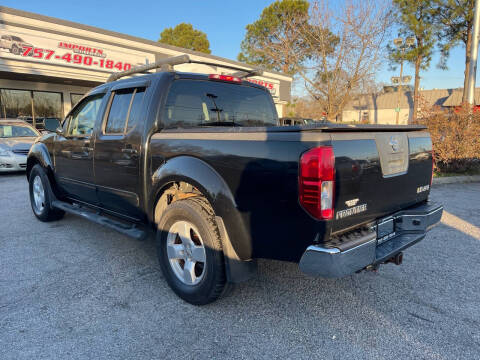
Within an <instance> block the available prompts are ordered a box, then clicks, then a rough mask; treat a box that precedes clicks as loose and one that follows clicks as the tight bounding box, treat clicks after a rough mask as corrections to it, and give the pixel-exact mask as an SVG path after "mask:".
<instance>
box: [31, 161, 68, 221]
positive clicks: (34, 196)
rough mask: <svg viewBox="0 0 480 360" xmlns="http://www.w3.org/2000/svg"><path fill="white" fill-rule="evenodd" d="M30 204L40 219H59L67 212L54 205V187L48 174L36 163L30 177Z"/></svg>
mask: <svg viewBox="0 0 480 360" xmlns="http://www.w3.org/2000/svg"><path fill="white" fill-rule="evenodd" d="M28 188H29V192H30V205H31V206H32V210H33V213H34V214H35V216H36V217H37V219H38V220H40V221H44V222H48V221H54V220H59V219H61V218H62V217H63V215H65V212H64V211H62V210H59V209H55V208H53V207H52V200H53V199H52V190H51V189H52V188H51V186H50V181H49V179H48V176H47V174H46V173H45V171H44V170H43V168H42V167H41V166H40V165H38V164H37V165H35V166H34V167H33V168H32V170H31V172H30V177H29V179H28Z"/></svg>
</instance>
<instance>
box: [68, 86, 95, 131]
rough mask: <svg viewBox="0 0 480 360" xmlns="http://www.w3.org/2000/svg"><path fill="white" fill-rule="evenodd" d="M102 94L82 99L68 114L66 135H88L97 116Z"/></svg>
mask: <svg viewBox="0 0 480 360" xmlns="http://www.w3.org/2000/svg"><path fill="white" fill-rule="evenodd" d="M103 96H104V95H103V94H100V95H93V96H91V97H88V98H86V99H84V101H82V102H81V103H80V104H79V105H78V106H77V107H76V108H75V109H74V111H73V113H72V114H71V115H70V121H69V125H68V132H67V135H69V136H90V135H91V134H92V131H93V127H94V126H95V121H96V120H97V117H98V112H99V110H100V106H101V104H102V99H103Z"/></svg>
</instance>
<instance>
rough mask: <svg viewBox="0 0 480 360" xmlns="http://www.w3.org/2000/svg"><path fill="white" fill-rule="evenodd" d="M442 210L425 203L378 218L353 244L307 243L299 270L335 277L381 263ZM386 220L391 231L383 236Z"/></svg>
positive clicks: (422, 231)
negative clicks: (373, 225) (375, 223)
mask: <svg viewBox="0 0 480 360" xmlns="http://www.w3.org/2000/svg"><path fill="white" fill-rule="evenodd" d="M442 213H443V206H441V205H438V204H433V203H427V204H423V205H420V206H417V207H415V208H413V209H408V210H403V211H400V212H398V213H395V214H393V215H391V216H389V217H387V218H385V219H381V220H380V221H378V222H377V225H375V227H374V229H372V230H374V231H371V232H370V233H368V234H366V235H363V236H362V237H361V238H360V240H359V239H356V241H355V246H353V247H349V246H348V243H347V244H346V246H345V245H344V244H342V246H338V247H332V246H329V247H322V246H319V245H311V246H309V247H308V248H307V249H306V250H305V252H304V253H303V256H302V258H301V259H300V264H299V266H300V270H302V271H303V272H304V273H306V274H308V275H314V276H322V277H327V278H337V277H343V276H347V275H350V274H352V273H354V272H356V271H358V270H362V269H364V268H365V267H367V266H369V265H374V264H378V263H382V262H384V261H386V260H388V259H390V258H391V257H393V256H395V255H396V254H398V253H399V252H401V251H403V250H404V249H406V248H408V247H410V246H412V245H413V244H415V243H417V242H419V241H420V240H422V239H423V238H424V237H425V235H426V233H427V231H428V230H430V229H431V228H432V227H433V226H435V225H436V224H437V223H438V222H439V221H440V219H441V217H442ZM390 221H391V222H392V225H391V226H392V227H393V231H394V232H393V233H391V234H389V235H388V236H385V234H383V233H382V231H383V229H382V226H383V225H384V224H385V223H387V224H388V223H389V222H390ZM342 249H344V250H342ZM345 249H346V250H345Z"/></svg>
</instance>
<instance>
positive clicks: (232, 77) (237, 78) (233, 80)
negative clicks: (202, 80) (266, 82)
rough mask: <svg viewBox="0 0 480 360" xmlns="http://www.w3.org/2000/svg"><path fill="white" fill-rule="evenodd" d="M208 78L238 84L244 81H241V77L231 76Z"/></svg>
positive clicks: (211, 76)
mask: <svg viewBox="0 0 480 360" xmlns="http://www.w3.org/2000/svg"><path fill="white" fill-rule="evenodd" d="M208 78H209V79H210V80H219V81H229V82H236V83H241V82H242V79H240V78H239V77H236V76H231V75H220V74H210V75H209V76H208Z"/></svg>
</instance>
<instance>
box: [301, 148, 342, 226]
mask: <svg viewBox="0 0 480 360" xmlns="http://www.w3.org/2000/svg"><path fill="white" fill-rule="evenodd" d="M334 192H335V155H334V154H333V148H332V147H331V146H320V147H317V148H314V149H312V150H309V151H307V152H306V153H304V154H302V156H301V158H300V174H299V200H300V204H301V205H302V206H303V208H304V209H305V210H306V211H307V212H308V213H309V214H310V215H312V216H313V217H314V218H316V219H319V220H330V219H332V218H333V210H334V207H333V194H334Z"/></svg>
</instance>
